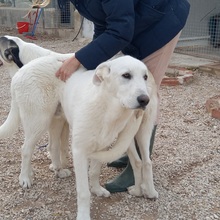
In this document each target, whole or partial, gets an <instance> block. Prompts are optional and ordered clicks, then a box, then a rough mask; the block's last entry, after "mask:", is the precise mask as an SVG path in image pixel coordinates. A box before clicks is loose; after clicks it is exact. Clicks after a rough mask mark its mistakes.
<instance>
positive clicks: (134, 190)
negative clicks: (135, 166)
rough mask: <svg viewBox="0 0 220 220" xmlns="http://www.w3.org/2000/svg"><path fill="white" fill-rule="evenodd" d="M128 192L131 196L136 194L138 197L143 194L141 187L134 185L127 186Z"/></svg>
mask: <svg viewBox="0 0 220 220" xmlns="http://www.w3.org/2000/svg"><path fill="white" fill-rule="evenodd" d="M128 193H129V194H130V195H132V196H138V197H140V196H142V195H143V194H142V190H141V188H140V187H138V186H135V185H134V186H130V187H128Z"/></svg>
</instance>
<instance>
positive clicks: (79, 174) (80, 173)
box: [72, 138, 91, 220]
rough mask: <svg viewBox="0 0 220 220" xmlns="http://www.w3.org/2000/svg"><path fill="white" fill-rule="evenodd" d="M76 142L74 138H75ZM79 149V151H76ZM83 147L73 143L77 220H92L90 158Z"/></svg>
mask: <svg viewBox="0 0 220 220" xmlns="http://www.w3.org/2000/svg"><path fill="white" fill-rule="evenodd" d="M73 140H74V138H73ZM76 147H77V149H76ZM82 148H83V146H81V145H80V144H78V145H77V144H74V141H73V143H72V153H73V164H74V168H75V178H76V192H77V220H90V197H91V195H90V191H89V182H88V158H87V154H86V152H85V151H83V149H82Z"/></svg>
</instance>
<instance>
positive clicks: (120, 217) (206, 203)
mask: <svg viewBox="0 0 220 220" xmlns="http://www.w3.org/2000/svg"><path fill="white" fill-rule="evenodd" d="M5 34H10V35H17V33H16V30H6V29H5V30H1V32H0V35H1V36H2V35H5ZM19 36H20V37H21V38H23V36H22V35H19ZM37 37H38V40H36V41H32V42H34V43H36V44H38V45H40V46H43V47H45V48H48V49H51V50H54V51H57V52H63V53H67V52H73V51H76V50H77V49H79V48H80V47H82V46H83V45H85V44H86V43H87V41H86V40H85V39H78V40H76V41H74V42H72V41H71V39H58V38H55V37H48V36H41V35H39V36H37ZM23 39H25V40H26V41H30V42H31V40H29V39H26V38H23ZM10 81H11V80H10V77H9V75H8V73H7V70H6V69H5V68H4V66H2V67H0V100H1V102H0V123H1V124H2V123H3V122H4V121H5V119H6V117H7V115H8V112H9V109H10V100H11V98H10ZM219 94H220V79H219V78H218V77H217V76H216V75H210V74H208V73H206V72H200V71H198V70H197V71H195V73H194V80H193V82H192V83H191V84H189V85H182V86H174V87H167V86H163V87H161V97H162V100H161V121H160V124H159V125H158V129H157V134H156V140H155V146H154V152H153V157H152V160H153V173H154V181H155V187H156V190H157V191H158V192H159V198H158V199H157V200H156V201H151V200H148V199H144V198H137V197H133V196H131V195H129V194H128V193H127V192H124V193H115V194H112V195H111V197H110V198H101V197H96V196H92V202H91V216H92V219H93V220H101V219H103V220H108V219H109V220H212V219H220V120H217V119H214V118H212V117H210V115H209V114H208V113H207V112H206V109H205V102H206V100H207V99H208V98H210V97H213V96H215V95H219ZM23 138H24V136H23V131H22V128H21V127H20V128H19V130H18V131H17V132H16V133H15V134H14V135H13V137H11V138H8V139H2V140H0V167H1V170H0V220H12V219H16V220H23V219H24V220H32V219H33V220H41V219H42V220H45V219H47V220H54V219H57V220H64V219H75V217H76V190H75V177H74V173H73V175H72V176H71V177H69V178H66V179H58V178H56V177H55V176H54V174H53V173H52V172H51V171H50V170H49V164H50V160H49V159H48V157H47V151H46V149H45V148H40V147H39V146H40V145H42V144H45V143H47V135H46V134H45V136H44V137H42V139H41V140H40V141H39V144H38V145H37V146H36V149H35V152H34V156H33V159H32V164H33V168H34V173H35V178H34V184H33V186H32V187H31V188H30V189H27V190H23V189H22V188H21V187H20V186H19V183H18V176H19V172H20V164H21V154H20V150H21V146H22V143H23ZM69 165H70V167H72V161H71V158H70V161H69ZM120 172H121V169H114V168H108V167H107V166H106V164H103V168H102V175H101V184H103V185H104V183H106V182H107V181H108V180H111V179H112V178H114V176H116V175H117V174H118V173H120Z"/></svg>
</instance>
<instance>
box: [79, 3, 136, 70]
mask: <svg viewBox="0 0 220 220" xmlns="http://www.w3.org/2000/svg"><path fill="white" fill-rule="evenodd" d="M102 7H103V10H104V12H105V14H106V21H105V22H106V27H105V31H104V32H103V33H102V34H100V35H99V33H98V34H96V33H95V37H96V38H95V39H94V40H93V41H92V42H91V43H89V44H88V45H87V46H85V47H83V48H82V49H80V50H79V51H77V52H76V58H77V59H78V60H79V62H80V63H81V64H82V65H83V66H84V67H85V68H87V69H95V68H96V67H97V66H98V65H99V64H100V63H101V62H104V61H106V60H108V59H110V58H111V57H112V56H114V55H115V54H117V53H118V52H119V51H120V50H122V49H123V48H124V47H125V46H127V45H128V44H129V43H130V42H131V40H132V38H133V34H134V22H135V12H134V3H133V0H103V1H102ZM97 27H98V26H97ZM100 28H101V27H99V31H100ZM97 35H98V36H97Z"/></svg>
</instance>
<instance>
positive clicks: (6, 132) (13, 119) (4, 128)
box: [0, 100, 20, 138]
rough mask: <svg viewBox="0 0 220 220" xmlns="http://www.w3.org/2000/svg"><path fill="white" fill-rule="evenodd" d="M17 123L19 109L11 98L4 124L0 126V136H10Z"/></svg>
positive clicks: (18, 121) (18, 122)
mask: <svg viewBox="0 0 220 220" xmlns="http://www.w3.org/2000/svg"><path fill="white" fill-rule="evenodd" d="M19 124H20V116H19V109H18V106H17V103H16V102H15V101H14V100H12V101H11V109H10V112H9V115H8V117H7V119H6V121H5V122H4V124H2V125H1V126H0V138H6V137H11V136H12V135H13V134H14V133H15V131H16V130H17V128H18V126H19Z"/></svg>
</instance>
